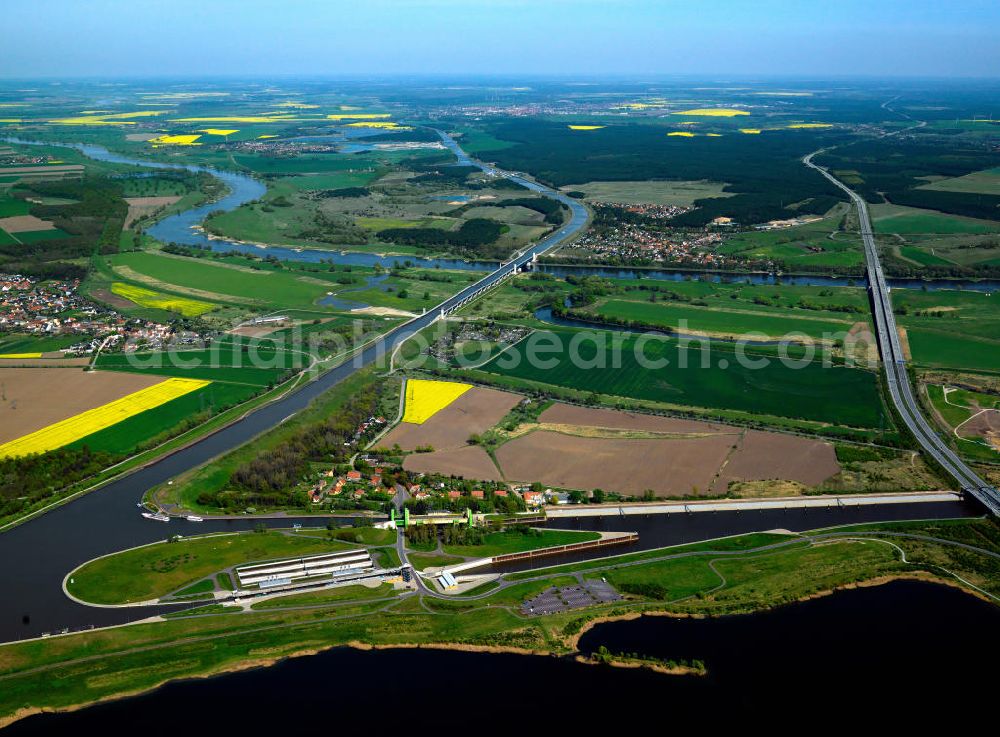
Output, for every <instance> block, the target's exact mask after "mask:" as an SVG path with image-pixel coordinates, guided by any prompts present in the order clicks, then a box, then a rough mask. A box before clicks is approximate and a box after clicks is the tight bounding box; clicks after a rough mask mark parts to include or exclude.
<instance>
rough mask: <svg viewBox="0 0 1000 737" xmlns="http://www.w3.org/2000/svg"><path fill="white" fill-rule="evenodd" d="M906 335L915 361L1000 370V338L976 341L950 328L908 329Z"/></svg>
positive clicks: (951, 366) (933, 365) (950, 367)
mask: <svg viewBox="0 0 1000 737" xmlns="http://www.w3.org/2000/svg"><path fill="white" fill-rule="evenodd" d="M946 325H947V323H946ZM906 334H907V337H908V339H909V342H910V352H911V354H912V355H913V362H914V363H916V364H918V365H921V366H925V367H928V368H948V369H969V370H972V371H987V372H990V373H997V372H1000V341H997V340H992V341H987V340H976V339H975V338H972V337H969V336H965V335H956V334H954V333H951V332H948V331H947V330H926V329H916V328H909V329H907V331H906Z"/></svg>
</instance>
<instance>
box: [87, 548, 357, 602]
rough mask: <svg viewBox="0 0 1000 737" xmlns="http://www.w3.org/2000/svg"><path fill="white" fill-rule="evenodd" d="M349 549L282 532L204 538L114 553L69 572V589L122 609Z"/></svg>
mask: <svg viewBox="0 0 1000 737" xmlns="http://www.w3.org/2000/svg"><path fill="white" fill-rule="evenodd" d="M351 547H352V546H351V545H348V544H346V543H341V542H334V541H330V540H325V539H322V538H314V537H304V536H297V535H288V534H283V533H281V532H265V533H260V532H243V533H238V534H234V535H206V536H199V537H190V538H186V539H182V540H178V541H177V542H162V543H154V544H153V545H147V546H145V547H142V548H134V549H132V550H126V551H123V552H121V553H115V554H114V555H111V556H109V557H106V558H99V559H97V560H94V561H91V562H89V563H85V564H84V565H83V566H82V567H80V568H77V569H76V570H75V571H73V573H72V575H71V576H70V579H71V580H70V581H67V588H68V589H69V591H70V593H72V594H73V595H74V596H76V597H78V598H80V599H83V600H84V601H89V602H93V603H95V604H124V603H128V602H136V601H145V600H148V599H155V598H158V597H161V596H165V595H167V594H169V593H171V592H173V591H176V590H178V589H181V588H183V587H185V586H186V585H189V584H192V583H195V582H197V581H199V580H200V579H203V578H205V577H206V576H210V575H212V574H214V573H216V572H218V571H219V570H221V569H223V568H228V567H229V566H233V565H239V564H243V563H251V562H260V561H268V560H275V559H279V558H289V557H294V556H299V555H309V554H313V553H325V552H329V551H331V550H346V549H350V548H351Z"/></svg>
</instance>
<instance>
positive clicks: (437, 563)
mask: <svg viewBox="0 0 1000 737" xmlns="http://www.w3.org/2000/svg"><path fill="white" fill-rule="evenodd" d="M407 558H409V560H410V563H411V564H412V565H413V567H414V568H416V569H417V570H418V571H425V570H427V569H428V568H439V567H442V566H451V565H455V564H457V563H461V562H462V561H463V560H464V558H459V557H458V556H456V555H441V554H440V553H409V554H408V555H407Z"/></svg>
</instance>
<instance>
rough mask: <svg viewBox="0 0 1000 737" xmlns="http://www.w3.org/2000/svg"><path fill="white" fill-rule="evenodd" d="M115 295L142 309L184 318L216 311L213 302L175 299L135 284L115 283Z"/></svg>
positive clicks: (113, 287)
mask: <svg viewBox="0 0 1000 737" xmlns="http://www.w3.org/2000/svg"><path fill="white" fill-rule="evenodd" d="M111 291H112V293H113V294H117V295H118V296H119V297H124V298H125V299H127V300H129V301H130V302H134V303H135V304H137V305H139V306H140V307H153V308H155V309H158V310H167V311H168V312H176V313H178V314H180V315H183V316H184V317H198V316H199V315H204V314H205V313H206V312H209V311H210V310H212V309H214V307H215V305H213V304H212V303H211V302H202V301H201V300H197V299H189V298H187V297H174V296H172V295H169V294H163V293H161V292H154V291H153V290H151V289H146V288H144V287H137V286H135V285H134V284H125V283H124V282H115V283H114V284H112V285H111Z"/></svg>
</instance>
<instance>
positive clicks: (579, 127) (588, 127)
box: [569, 125, 604, 131]
mask: <svg viewBox="0 0 1000 737" xmlns="http://www.w3.org/2000/svg"><path fill="white" fill-rule="evenodd" d="M603 127H604V126H603V125H571V126H569V129H570V130H571V131H597V130H600V129H601V128H603Z"/></svg>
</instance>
